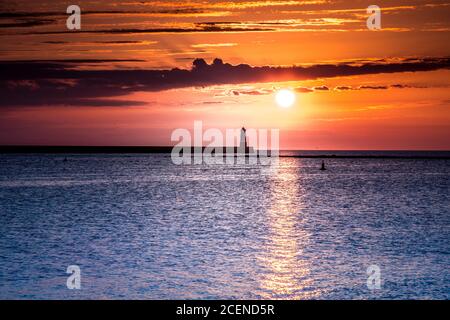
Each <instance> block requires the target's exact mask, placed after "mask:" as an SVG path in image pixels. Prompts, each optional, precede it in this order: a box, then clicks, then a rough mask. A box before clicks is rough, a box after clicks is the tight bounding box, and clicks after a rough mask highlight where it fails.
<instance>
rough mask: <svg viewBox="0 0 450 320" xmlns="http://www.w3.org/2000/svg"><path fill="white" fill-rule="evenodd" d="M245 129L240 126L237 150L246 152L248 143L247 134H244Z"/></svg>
mask: <svg viewBox="0 0 450 320" xmlns="http://www.w3.org/2000/svg"><path fill="white" fill-rule="evenodd" d="M246 131H247V130H246V129H245V128H244V127H242V129H241V142H240V143H239V151H240V152H244V153H247V152H248V145H247V136H246Z"/></svg>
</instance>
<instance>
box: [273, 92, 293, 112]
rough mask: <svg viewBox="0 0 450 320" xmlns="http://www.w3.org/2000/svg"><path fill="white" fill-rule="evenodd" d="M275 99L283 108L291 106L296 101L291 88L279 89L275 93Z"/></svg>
mask: <svg viewBox="0 0 450 320" xmlns="http://www.w3.org/2000/svg"><path fill="white" fill-rule="evenodd" d="M275 101H276V102H277V104H278V106H280V107H282V108H289V107H292V105H293V104H294V102H295V93H294V92H293V91H292V90H289V89H281V90H278V91H277V93H276V94H275Z"/></svg>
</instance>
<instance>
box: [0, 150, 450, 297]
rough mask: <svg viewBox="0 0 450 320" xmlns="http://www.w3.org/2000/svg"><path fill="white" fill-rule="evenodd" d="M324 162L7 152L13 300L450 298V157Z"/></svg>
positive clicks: (7, 252) (3, 170)
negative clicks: (371, 279) (77, 282)
mask: <svg viewBox="0 0 450 320" xmlns="http://www.w3.org/2000/svg"><path fill="white" fill-rule="evenodd" d="M319 153H323V152H319ZM335 154H338V152H335ZM391 154H392V153H391ZM65 157H67V160H68V161H66V162H64V161H63V159H64V158H65ZM321 161H322V160H321V159H297V158H281V159H280V162H279V164H278V165H277V168H276V170H273V171H271V172H269V173H268V171H267V170H264V169H263V168H261V167H259V166H251V165H237V166H225V165H209V166H207V165H202V166H199V165H184V166H176V165H173V164H172V162H171V160H170V156H169V155H163V154H153V155H107V154H105V155H31V154H30V155H0V219H1V220H0V298H1V299H22V298H31V299H84V298H89V299H91V298H92V299H108V298H113V299H381V298H382V299H417V298H424V299H449V298H450V160H417V159H416V160H414V159H340V158H336V159H327V160H326V165H327V170H326V171H320V170H319V168H320V165H321ZM70 265H77V266H79V267H80V269H81V289H80V290H69V289H68V288H67V286H66V280H67V277H68V276H69V275H68V274H66V270H67V267H68V266H70ZM371 265H376V266H378V267H379V270H380V274H379V276H380V279H381V288H380V289H373V288H372V289H369V288H368V286H367V280H368V274H367V268H368V267H369V266H371Z"/></svg>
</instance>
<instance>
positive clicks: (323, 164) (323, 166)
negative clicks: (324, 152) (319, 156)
mask: <svg viewBox="0 0 450 320" xmlns="http://www.w3.org/2000/svg"><path fill="white" fill-rule="evenodd" d="M320 170H321V171H325V170H327V169H326V168H325V161H322V167H321V168H320Z"/></svg>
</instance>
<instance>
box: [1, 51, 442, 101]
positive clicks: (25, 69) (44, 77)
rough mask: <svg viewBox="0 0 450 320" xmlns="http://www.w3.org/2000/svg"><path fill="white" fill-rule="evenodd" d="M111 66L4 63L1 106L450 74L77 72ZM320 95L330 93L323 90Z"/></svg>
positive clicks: (427, 63) (366, 67)
mask: <svg viewBox="0 0 450 320" xmlns="http://www.w3.org/2000/svg"><path fill="white" fill-rule="evenodd" d="M108 62H110V61H106V60H105V61H102V60H95V61H87V60H79V61H77V60H67V61H2V62H0V68H1V70H2V72H1V73H0V95H1V97H2V99H1V100H0V106H42V105H74V106H131V105H140V104H144V103H145V102H140V101H125V100H121V99H117V97H121V96H125V95H127V94H129V93H132V92H137V91H162V90H168V89H174V88H183V87H203V86H210V85H220V84H241V83H264V82H277V81H290V80H308V79H317V78H330V77H337V76H353V75H364V74H381V73H394V72H417V71H432V70H438V69H449V68H450V58H447V57H445V58H423V59H414V60H410V59H404V60H401V61H400V62H395V63H392V62H385V61H382V60H381V61H377V62H368V63H363V64H353V63H341V64H320V65H312V66H305V67H302V66H292V67H269V66H263V67H252V66H250V65H246V64H241V65H235V66H233V65H231V64H228V63H223V62H222V60H220V59H215V60H214V61H213V63H211V64H207V63H206V62H205V60H203V59H196V60H195V61H194V62H193V66H192V68H191V69H190V70H184V69H171V70H85V69H83V70H76V67H79V66H80V65H83V64H85V63H88V64H89V63H97V64H102V63H105V64H107V63H108ZM327 89H328V88H327ZM315 90H326V89H325V87H321V88H315ZM299 91H302V90H299ZM304 91H307V89H304Z"/></svg>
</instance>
